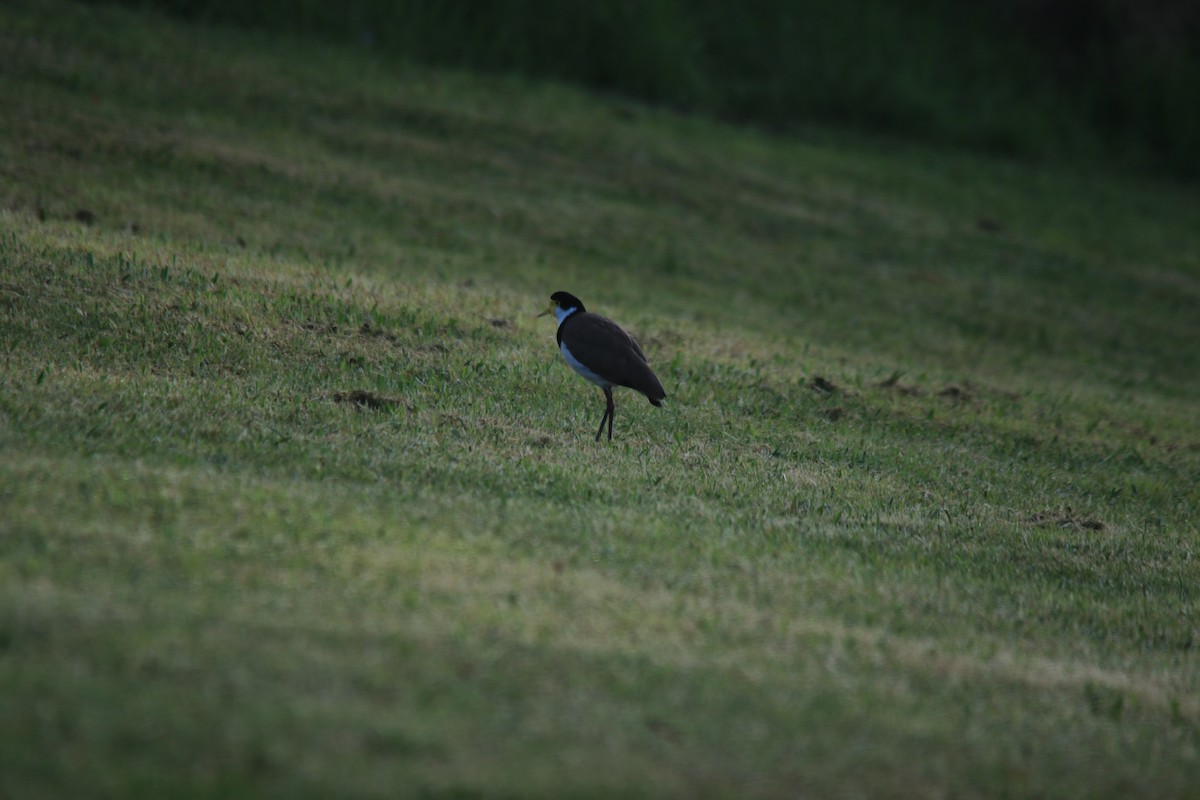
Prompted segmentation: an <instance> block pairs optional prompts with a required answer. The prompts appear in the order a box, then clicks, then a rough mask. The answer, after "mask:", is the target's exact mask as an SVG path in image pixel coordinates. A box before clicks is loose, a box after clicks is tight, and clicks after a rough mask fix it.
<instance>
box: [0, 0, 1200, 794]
mask: <svg viewBox="0 0 1200 800" xmlns="http://www.w3.org/2000/svg"><path fill="white" fill-rule="evenodd" d="M0 109H2V112H0V364H2V369H0V737H2V738H0V796H2V797H6V798H7V797H12V798H49V797H72V798H78V797H146V796H170V797H181V798H186V797H234V796H256V797H287V798H296V797H314V798H315V797H329V796H340V797H429V798H435V797H447V798H449V797H454V798H469V797H529V796H545V797H575V796H590V797H608V796H618V795H619V796H624V797H638V796H645V797H662V796H675V797H794V796H819V797H1045V796H1054V797H1089V798H1092V797H1133V796H1136V797H1187V796H1195V792H1196V787H1197V786H1200V655H1198V650H1200V621H1198V618H1197V615H1198V614H1200V608H1198V605H1197V595H1198V592H1200V588H1198V587H1200V562H1198V559H1197V549H1198V547H1200V524H1198V521H1197V509H1198V508H1200V488H1198V483H1200V480H1198V479H1200V414H1198V409H1200V404H1198V402H1197V397H1198V396H1200V355H1198V353H1200V335H1198V334H1200V325H1198V323H1197V314H1196V309H1197V308H1198V307H1200V225H1197V224H1196V221H1197V220H1198V219H1200V196H1198V195H1197V193H1196V192H1195V187H1194V186H1187V185H1169V184H1164V183H1157V182H1152V181H1150V180H1148V179H1145V178H1138V177H1131V176H1128V175H1122V174H1118V173H1115V172H1109V171H1106V170H1105V169H1104V168H1103V166H1101V165H1098V166H1097V167H1096V169H1095V170H1094V171H1092V172H1086V173H1085V172H1080V171H1078V170H1076V169H1074V168H1072V169H1071V170H1066V169H1062V170H1056V169H1051V168H1040V169H1035V168H1033V167H1030V166H1026V165H1022V164H1020V163H1017V162H1009V161H1003V160H987V159H982V158H978V157H975V156H971V155H969V154H965V153H961V152H951V151H939V150H932V149H922V148H919V147H916V146H911V145H897V144H894V143H890V142H888V141H886V140H869V139H851V138H848V137H846V136H840V135H838V134H837V133H836V132H834V131H828V132H826V133H824V134H821V135H819V136H817V135H816V134H814V136H813V137H812V138H808V139H805V140H788V139H783V138H772V137H768V136H764V135H761V134H755V133H749V132H745V131H740V130H738V129H736V128H731V127H724V126H719V125H715V124H711V123H708V122H705V121H703V120H699V119H689V118H682V117H677V116H672V115H668V114H665V113H659V112H656V111H653V110H650V109H647V108H643V107H639V106H636V105H631V104H628V103H624V102H620V101H616V100H612V99H605V98H596V97H593V96H588V95H586V94H582V93H579V92H575V91H570V90H567V89H563V88H557V87H554V86H547V85H539V84H530V83H524V82H519V81H514V80H505V79H499V78H484V77H478V76H468V75H463V74H455V73H446V72H433V71H426V70H420V69H415V68H400V67H397V66H395V65H394V64H390V63H389V62H387V61H386V60H382V59H380V58H378V57H376V56H372V55H371V54H369V53H364V52H359V51H354V50H350V49H338V48H335V47H330V46H324V45H317V44H314V43H312V42H306V41H302V40H296V39H280V38H272V37H270V36H267V35H265V34H264V35H251V34H246V33H237V32H233V31H228V30H225V31H222V30H213V29H204V28H195V27H188V26H186V25H181V24H178V23H170V22H166V21H163V20H162V19H159V18H156V17H153V16H147V15H139V14H137V13H134V12H129V11H114V10H109V9H105V8H103V7H79V6H75V5H71V4H65V3H61V2H58V0H51V1H50V2H34V1H33V0H17V2H15V3H8V4H5V5H3V6H0ZM557 289H566V290H569V291H572V292H574V293H576V294H578V295H579V296H581V297H582V298H583V299H584V301H585V302H587V303H588V305H589V307H590V308H592V309H593V310H596V311H600V312H601V313H605V314H607V315H609V316H612V317H614V318H615V319H617V320H619V321H621V322H622V323H624V324H625V325H626V326H627V327H629V328H630V329H631V330H633V331H634V332H635V333H636V334H637V335H638V337H639V339H640V341H641V342H642V344H643V346H644V347H645V349H646V351H647V353H648V354H649V355H650V357H651V360H652V362H653V363H654V365H655V367H656V369H657V371H658V374H659V376H660V377H661V378H662V381H663V383H664V385H665V387H666V390H667V393H668V401H667V407H666V408H665V409H654V408H651V407H650V406H649V405H647V404H646V403H645V401H644V400H643V399H642V398H641V397H640V396H636V395H633V394H631V393H625V394H618V398H617V411H618V413H617V418H616V440H615V441H614V442H612V443H611V444H609V443H607V442H602V443H600V444H597V443H595V442H593V441H592V435H593V433H594V431H595V426H596V424H597V422H598V421H599V417H600V414H601V412H602V409H603V399H602V396H601V394H600V393H599V392H598V391H596V390H595V389H594V388H592V387H590V386H588V385H586V384H585V383H584V382H583V381H581V380H579V379H578V378H577V377H576V376H575V375H573V374H572V373H571V372H570V370H569V369H567V368H566V366H565V365H564V364H563V363H561V359H560V358H559V357H558V355H557V353H556V351H555V346H554V338H553V325H552V323H550V322H548V321H547V320H546V319H541V320H538V319H536V318H535V317H534V314H536V313H537V312H538V311H540V310H541V309H542V308H544V306H545V304H546V300H547V297H548V295H549V294H550V292H552V291H554V290H557ZM355 393H358V394H355ZM355 398H357V399H358V401H359V402H355Z"/></svg>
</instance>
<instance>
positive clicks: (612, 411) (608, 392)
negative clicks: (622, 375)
mask: <svg viewBox="0 0 1200 800" xmlns="http://www.w3.org/2000/svg"><path fill="white" fill-rule="evenodd" d="M604 399H605V400H607V401H608V440H609V441H610V442H611V441H612V424H613V417H615V416H616V415H617V407H616V406H615V405H613V396H612V389H605V390H604Z"/></svg>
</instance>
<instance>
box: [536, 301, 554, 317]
mask: <svg viewBox="0 0 1200 800" xmlns="http://www.w3.org/2000/svg"><path fill="white" fill-rule="evenodd" d="M553 313H554V303H551V304H550V305H548V306H546V310H545V311H543V312H542V313H540V314H538V316H539V317H548V316H550V315H551V314H553Z"/></svg>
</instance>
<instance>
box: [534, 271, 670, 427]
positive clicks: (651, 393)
mask: <svg viewBox="0 0 1200 800" xmlns="http://www.w3.org/2000/svg"><path fill="white" fill-rule="evenodd" d="M547 314H553V315H554V318H555V319H557V320H558V335H557V338H558V349H559V351H560V352H561V353H562V355H563V358H564V359H566V361H567V363H568V364H569V365H570V366H571V369H573V370H575V371H576V372H578V373H579V374H580V375H582V376H583V377H585V378H587V379H588V380H589V381H591V382H592V383H594V384H596V385H597V386H599V387H600V388H601V389H602V390H603V391H604V400H605V403H606V405H605V408H604V416H603V417H601V418H600V428H599V430H597V431H596V441H597V442H598V441H600V434H602V433H603V432H604V423H605V422H608V439H609V441H612V429H613V394H612V390H613V387H614V386H625V387H627V388H629V389H633V390H634V391H638V392H641V393H642V394H644V395H646V399H647V400H649V401H650V405H652V406H661V405H662V401H663V400H664V399H666V397H667V394H666V392H664V391H663V387H662V384H661V383H659V382H658V378H657V377H656V376H655V374H654V370H652V369H650V364H649V363H648V362H647V361H646V354H645V353H643V352H642V348H641V347H639V346H638V343H637V342H636V341H634V338H633V337H632V336H630V335H629V334H628V333H626V332H625V331H624V329H623V328H621V326H620V325H618V324H617V323H615V322H613V321H612V320H611V319H608V318H606V317H602V316H600V315H599V314H592V313H590V312H588V310H587V309H586V308H584V307H583V303H581V302H580V301H579V298H578V297H576V296H575V295H573V294H570V293H568V292H555V293H554V294H552V295H550V306H549V308H547V309H546V310H545V311H543V312H542V313H541V314H538V316H539V317H544V316H546V315H547Z"/></svg>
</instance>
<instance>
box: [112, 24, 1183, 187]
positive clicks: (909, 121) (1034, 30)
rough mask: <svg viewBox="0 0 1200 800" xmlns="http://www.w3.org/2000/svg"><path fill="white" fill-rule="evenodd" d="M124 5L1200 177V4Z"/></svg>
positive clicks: (723, 112) (702, 102)
mask: <svg viewBox="0 0 1200 800" xmlns="http://www.w3.org/2000/svg"><path fill="white" fill-rule="evenodd" d="M123 1H124V2H125V3H127V4H129V5H135V6H142V7H154V8H158V9H162V10H165V11H168V12H170V13H173V14H177V15H183V16H187V17H190V18H198V19H202V20H205V21H208V22H219V23H224V24H233V25H239V26H249V27H256V28H263V29H269V30H284V31H288V32H292V33H301V34H306V35H317V36H322V37H329V38H332V39H335V40H340V41H353V42H358V43H360V44H361V45H363V46H365V47H371V48H375V49H377V50H379V51H382V52H384V53H387V54H389V55H391V56H395V57H398V58H401V59H404V60H408V61H411V62H415V63H423V64H434V65H438V66H456V67H463V68H467V69H472V70H481V71H500V72H506V73H516V74H521V75H526V76H530V77H539V78H553V79H558V80H564V81H568V82H572V83H577V84H581V85H584V86H587V87H591V88H598V89H602V90H606V91H612V92H614V93H618V94H622V95H626V96H628V97H630V98H635V99H639V100H646V101H651V102H655V103H661V104H665V105H668V106H670V107H673V108H676V109H679V110H683V111H688V112H698V113H704V114H711V115H715V116H718V117H721V118H724V119H733V120H737V121H743V122H750V123H754V124H757V125H761V126H765V127H769V128H772V129H784V130H789V131H796V130H805V131H806V130H810V126H812V125H814V124H815V125H829V124H833V125H836V126H840V127H842V128H843V129H852V130H859V131H866V132H869V133H885V134H888V135H901V136H905V137H908V138H912V139H918V140H922V141H928V142H932V143H936V144H948V145H955V146H965V147H969V148H972V149H982V150H986V151H990V152H997V153H1002V154H1006V155H1017V156H1022V157H1033V158H1049V157H1059V158H1061V157H1064V156H1072V157H1074V156H1079V155H1082V156H1084V157H1089V158H1090V157H1097V156H1103V157H1106V158H1116V159H1118V160H1120V161H1122V162H1124V163H1126V164H1130V165H1138V166H1142V167H1152V168H1155V169H1157V170H1161V171H1166V172H1169V173H1171V174H1175V175H1181V176H1189V177H1196V176H1197V175H1200V159H1197V157H1196V153H1197V152H1200V4H1196V3H1193V2H1188V1H1187V0H1160V1H1159V2H1137V0H1016V1H1015V2H1010V1H1007V0H983V2H976V3H961V2H955V1H954V0H921V1H920V2H909V3H894V2H889V0H847V1H845V2H838V3H828V2H820V1H819V0H800V1H799V2H793V1H792V0H747V1H746V2H741V3H728V2H723V1H722V0H691V1H689V2H683V1H682V0H639V1H638V2H633V1H632V0H606V1H595V0H593V1H592V2H582V3H563V2H558V0H496V1H495V2H489V3H464V2H443V0H347V2H339V3H328V2H324V0H297V2H291V1H290V0H289V1H288V2H284V1H283V0H264V1H263V2H245V0H123Z"/></svg>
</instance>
